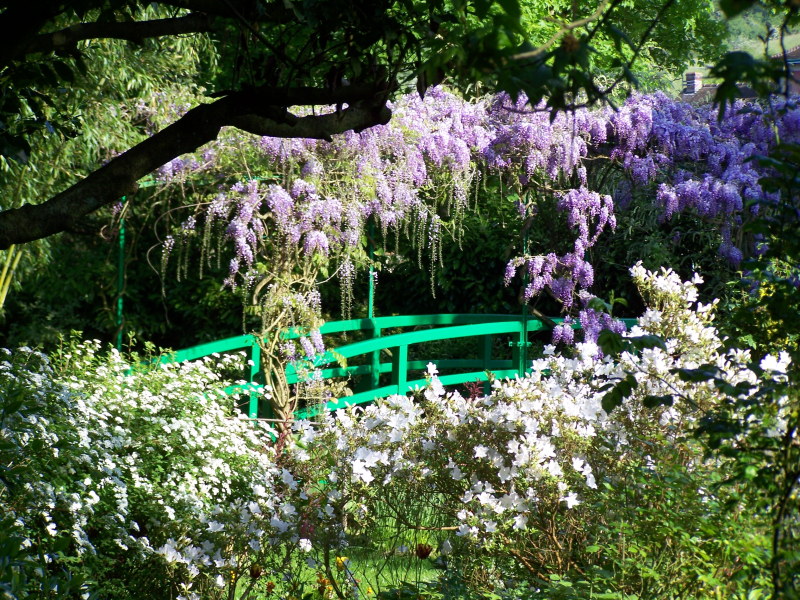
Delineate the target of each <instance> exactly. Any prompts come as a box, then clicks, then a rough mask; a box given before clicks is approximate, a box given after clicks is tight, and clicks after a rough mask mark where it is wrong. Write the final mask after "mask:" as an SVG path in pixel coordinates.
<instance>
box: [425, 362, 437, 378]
mask: <svg viewBox="0 0 800 600" xmlns="http://www.w3.org/2000/svg"><path fill="white" fill-rule="evenodd" d="M426 366H427V373H428V375H430V376H431V377H433V376H434V375H438V374H439V369H437V368H436V365H435V364H434V363H432V362H429V363H428V364H427V365H426Z"/></svg>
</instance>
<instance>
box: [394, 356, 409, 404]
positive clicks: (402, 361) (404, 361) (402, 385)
mask: <svg viewBox="0 0 800 600" xmlns="http://www.w3.org/2000/svg"><path fill="white" fill-rule="evenodd" d="M392 350H393V352H392V385H396V386H397V393H398V394H405V393H406V381H407V373H408V345H403V346H399V347H396V348H392Z"/></svg>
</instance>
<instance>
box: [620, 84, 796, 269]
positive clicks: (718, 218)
mask: <svg viewBox="0 0 800 600" xmlns="http://www.w3.org/2000/svg"><path fill="white" fill-rule="evenodd" d="M609 124H610V126H611V128H612V134H611V136H610V138H611V140H612V144H613V145H614V148H613V150H612V152H611V158H613V159H615V160H618V161H619V162H620V163H621V164H622V166H623V167H624V168H625V169H626V170H627V171H628V173H629V175H630V178H631V180H632V182H633V183H634V184H635V185H639V186H646V185H648V184H650V185H655V186H656V191H655V194H654V197H655V200H656V202H657V203H658V205H659V206H660V207H662V209H663V218H664V219H670V218H672V216H673V215H675V214H677V213H680V212H683V211H692V212H694V213H695V214H697V215H699V216H701V217H703V218H706V219H709V220H713V221H714V222H717V223H718V224H719V228H720V233H721V238H722V242H721V244H720V247H719V253H720V255H721V256H723V257H725V258H726V259H728V260H729V261H730V262H731V263H732V264H734V265H738V263H739V262H740V261H741V259H742V258H743V251H747V249H746V248H741V247H738V246H737V245H736V244H735V243H734V241H733V240H734V239H735V237H736V236H735V235H734V234H735V233H736V232H737V231H738V230H739V229H740V228H741V226H742V225H743V224H744V223H745V222H746V220H747V218H748V212H752V213H756V212H757V211H758V210H759V205H761V204H765V203H770V202H774V201H775V200H776V197H775V195H774V194H770V193H767V192H765V191H764V190H763V189H762V188H761V186H760V185H759V179H760V178H761V177H762V176H763V175H764V174H765V172H764V170H763V169H761V168H760V167H759V166H758V164H757V162H755V161H754V160H752V159H753V158H754V157H756V156H759V155H762V156H763V155H766V154H768V153H769V151H770V149H771V148H772V147H774V146H775V144H777V142H778V140H781V141H783V142H797V141H800V110H798V107H797V100H796V99H794V100H790V101H788V102H787V101H781V102H776V103H773V104H772V106H771V107H764V106H761V105H758V104H754V103H750V104H745V103H744V102H742V101H739V102H737V103H736V104H735V105H734V106H733V107H730V108H728V110H727V111H726V113H725V114H724V115H723V118H722V119H720V118H719V113H718V111H717V110H716V109H714V108H712V107H711V106H703V107H699V108H697V107H692V106H690V105H688V104H685V103H681V102H676V101H674V100H671V99H669V98H668V97H666V96H665V95H664V94H661V93H657V94H653V95H649V96H644V95H636V96H632V97H631V98H630V99H629V100H628V101H627V102H626V104H625V105H624V106H623V107H622V108H621V109H620V110H619V112H617V113H609ZM748 204H749V206H750V209H749V211H747V210H745V207H746V206H747V205H748ZM751 251H752V249H751Z"/></svg>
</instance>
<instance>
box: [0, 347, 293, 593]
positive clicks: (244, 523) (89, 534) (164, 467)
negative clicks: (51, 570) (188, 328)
mask: <svg viewBox="0 0 800 600" xmlns="http://www.w3.org/2000/svg"><path fill="white" fill-rule="evenodd" d="M33 359H35V360H33ZM56 362H57V363H58V364H59V365H60V366H61V368H62V369H63V368H64V366H65V365H68V369H67V370H65V371H63V372H57V371H55V370H54V369H53V367H52V366H51V365H50V363H49V362H48V360H47V358H46V357H44V356H42V355H36V354H35V353H32V352H30V351H28V350H26V349H21V350H18V351H16V353H13V354H12V353H11V352H9V351H7V350H4V351H3V355H0V380H2V381H0V385H1V386H2V389H3V390H6V391H8V390H10V389H14V386H16V388H15V389H20V390H24V393H23V401H22V405H21V406H19V407H17V410H16V411H15V412H13V413H5V414H4V416H3V420H2V423H1V424H0V425H2V429H0V439H2V440H3V441H4V442H7V443H10V444H11V445H12V447H14V448H16V449H17V451H18V454H19V456H24V457H25V460H26V463H27V467H28V468H27V469H24V470H22V471H21V473H22V475H20V476H19V480H18V481H16V482H15V485H14V486H13V487H11V488H10V489H9V490H7V491H6V496H7V497H3V496H4V495H3V493H2V492H3V490H0V501H2V502H3V504H4V505H6V504H7V506H8V509H9V510H10V511H11V512H12V514H13V517H14V518H15V520H16V526H17V527H18V528H19V530H20V531H21V532H24V534H25V535H26V536H27V538H26V539H25V541H24V542H23V545H24V546H26V547H29V548H30V549H31V552H34V553H35V552H37V549H36V548H35V546H36V544H37V543H38V542H37V536H38V535H39V534H40V532H41V524H42V523H44V525H45V527H44V532H45V535H46V536H49V537H50V538H51V539H53V540H55V539H63V538H65V537H66V538H69V540H70V541H69V546H68V547H69V548H70V553H73V554H74V555H75V556H79V557H82V560H89V561H91V560H92V557H97V556H104V555H106V556H107V555H109V553H111V554H112V555H113V554H121V553H124V555H125V556H127V557H128V560H129V561H137V560H138V561H147V560H150V561H153V560H157V561H158V560H161V561H162V564H165V565H166V566H167V567H168V568H169V569H171V570H172V572H173V573H178V574H179V575H178V577H177V578H178V580H180V581H181V586H182V588H183V590H184V591H185V592H186V593H187V594H188V595H187V597H192V594H193V593H195V592H193V591H192V590H193V589H197V587H198V586H199V587H207V586H209V585H210V586H212V587H213V586H220V587H224V586H225V585H227V583H228V582H229V581H230V574H231V573H236V572H239V571H241V570H242V569H246V568H247V566H248V565H249V564H251V563H252V562H253V561H261V564H268V563H269V558H268V557H269V555H270V554H271V552H270V546H272V545H277V544H283V543H289V544H292V543H293V542H296V541H297V537H296V535H295V533H294V532H295V531H296V530H297V526H296V517H297V514H296V510H295V508H294V505H293V504H292V502H291V500H290V498H289V494H290V493H291V486H294V487H295V488H296V483H295V482H294V480H293V478H292V477H291V475H289V474H288V473H287V472H286V470H285V469H282V468H279V467H278V466H277V465H276V460H275V450H274V448H273V447H272V446H271V444H269V443H266V442H265V440H268V439H269V438H268V436H266V435H265V434H266V432H265V431H264V430H263V428H258V427H255V426H254V425H253V424H252V423H251V422H249V421H247V420H245V419H243V418H239V417H240V416H241V415H239V416H233V415H234V414H235V413H234V411H233V400H232V399H231V398H230V397H229V396H226V395H225V394H224V393H223V391H222V389H223V386H224V382H223V381H222V379H221V377H220V375H219V374H218V373H220V372H226V371H228V372H230V370H231V369H232V368H237V369H238V368H239V367H238V365H239V364H240V363H241V358H240V357H233V356H232V357H224V358H219V359H216V358H209V359H207V360H204V361H197V362H193V363H183V364H161V365H157V366H147V367H144V366H142V365H129V364H126V363H125V361H124V360H123V359H122V357H121V356H120V355H119V354H118V353H116V352H115V351H112V352H111V355H110V356H109V357H107V358H101V356H100V344H99V342H86V343H83V344H80V345H78V346H74V347H72V348H70V349H69V351H68V352H66V353H65V354H64V355H63V356H61V357H60V358H59V359H58V361H56ZM237 413H238V411H237ZM6 456H10V455H9V454H6ZM12 460H13V459H12ZM12 481H13V480H12ZM159 557H160V558H159ZM265 557H266V558H265ZM195 583H197V584H198V585H197V586H194V584H195ZM193 586H194V588H193Z"/></svg>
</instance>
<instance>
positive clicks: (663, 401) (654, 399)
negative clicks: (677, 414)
mask: <svg viewBox="0 0 800 600" xmlns="http://www.w3.org/2000/svg"><path fill="white" fill-rule="evenodd" d="M673 401H674V399H673V397H672V396H645V397H644V399H643V400H642V404H644V405H645V407H647V408H656V407H658V406H672V403H673Z"/></svg>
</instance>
